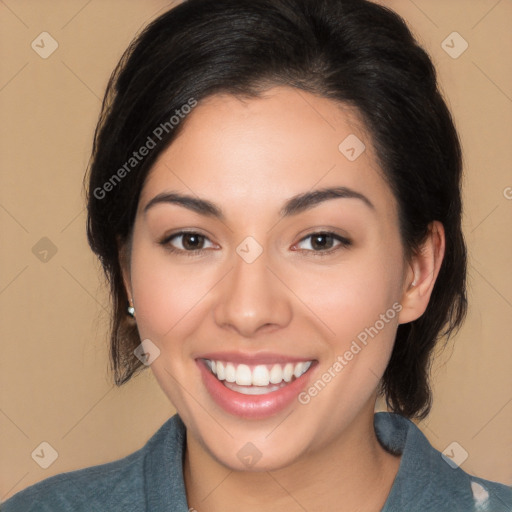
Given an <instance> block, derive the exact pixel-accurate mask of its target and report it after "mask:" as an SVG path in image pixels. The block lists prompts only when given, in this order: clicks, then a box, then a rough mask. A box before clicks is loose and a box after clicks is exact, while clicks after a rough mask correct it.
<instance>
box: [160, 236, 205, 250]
mask: <svg viewBox="0 0 512 512" xmlns="http://www.w3.org/2000/svg"><path fill="white" fill-rule="evenodd" d="M160 244H161V245H164V246H166V247H167V248H168V249H169V250H171V251H172V252H189V253H191V252H192V253H197V252H202V251H204V250H206V249H207V248H212V247H214V245H213V243H212V242H211V241H210V240H209V239H208V238H207V237H206V236H204V235H201V234H200V233H196V232H193V231H181V232H179V233H175V234H173V235H170V236H168V237H166V238H164V239H163V240H162V241H161V242H160ZM206 244H209V246H208V245H206Z"/></svg>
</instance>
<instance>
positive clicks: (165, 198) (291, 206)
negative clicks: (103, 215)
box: [143, 187, 375, 220]
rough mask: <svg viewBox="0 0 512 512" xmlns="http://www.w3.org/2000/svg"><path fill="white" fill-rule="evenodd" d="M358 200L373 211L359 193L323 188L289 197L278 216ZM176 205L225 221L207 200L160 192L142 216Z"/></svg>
mask: <svg viewBox="0 0 512 512" xmlns="http://www.w3.org/2000/svg"><path fill="white" fill-rule="evenodd" d="M340 198H341V199H359V200H360V201H362V202H363V203H364V204H365V205H366V206H367V207H368V208H370V209H371V210H375V206H374V205H373V203H372V202H371V201H370V200H369V199H368V198H367V197H366V196H365V195H363V194H361V193H360V192H356V191H355V190H352V189H350V188H348V187H334V188H323V189H318V190H313V191H310V192H305V193H303V194H298V195H296V196H293V197H291V198H290V199H288V200H287V201H286V203H285V204H284V206H283V207H282V208H281V210H280V212H279V215H280V216H281V217H290V216H292V215H297V214H299V213H301V212H303V211H306V210H309V209H310V208H313V207H314V206H316V205H318V204H320V203H323V202H324V201H327V200H329V199H340ZM162 203H163V204H177V205H180V206H183V207H184V208H188V209H189V210H192V211H194V212H196V213H199V214H200V215H205V216H207V217H214V218H217V219H219V220H225V216H224V214H223V213H222V210H221V208H220V207H218V206H217V205H216V204H215V203H213V202H211V201H208V200H207V199H200V198H198V197H193V196H189V195H184V194H178V193H176V192H162V193H161V194H158V195H156V196H155V197H154V198H153V199H151V201H149V202H148V204H147V205H146V206H145V207H144V210H143V212H144V214H145V213H146V212H147V211H148V210H149V209H150V208H152V207H154V206H156V205H157V204H162Z"/></svg>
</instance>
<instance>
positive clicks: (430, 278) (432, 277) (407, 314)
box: [399, 221, 445, 324]
mask: <svg viewBox="0 0 512 512" xmlns="http://www.w3.org/2000/svg"><path fill="white" fill-rule="evenodd" d="M444 251H445V233H444V227H443V225H442V224H441V223H440V222H439V221H434V222H432V223H431V224H430V225H429V232H428V234H427V236H426V238H425V241H424V242H423V243H422V245H421V247H419V248H418V250H417V251H416V252H415V253H414V254H413V256H412V257H411V260H410V262H409V268H408V270H407V275H406V276H405V280H404V290H403V295H402V301H401V305H402V310H401V311H400V315H399V323H400V324H405V323H407V322H412V321H413V320H416V319H418V318H419V317H420V316H421V315H423V313H424V312H425V310H426V309H427V306H428V302H429V300H430V296H431V294H432V290H433V289H434V284H435V282H436V279H437V276H438V275H439V270H440V268H441V263H442V262H443V258H444Z"/></svg>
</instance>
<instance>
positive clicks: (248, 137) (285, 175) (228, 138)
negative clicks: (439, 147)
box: [140, 87, 395, 214]
mask: <svg viewBox="0 0 512 512" xmlns="http://www.w3.org/2000/svg"><path fill="white" fill-rule="evenodd" d="M182 122H185V125H184V126H183V129H182V131H181V132H180V134H179V136H178V137H177V138H176V139H175V140H174V141H173V142H172V144H171V145H170V146H169V147H168V148H167V149H166V150H165V151H163V152H162V154H161V155H160V156H159V158H158V159H157V161H156V162H155V164H154V166H153V168H152V169H151V171H150V173H149V176H148V178H147V180H146V183H145V185H144V188H143V191H142V194H141V200H140V204H141V205H143V204H144V203H146V202H147V201H149V200H150V199H151V198H152V197H153V196H154V195H156V194H158V193H161V192H162V191H165V190H173V191H179V192H183V193H188V194H190V193H193V194H195V195H198V196H200V197H207V198H215V202H216V203H219V204H222V205H223V210H224V209H225V210H227V211H228V213H229V210H230V209H231V210H233V212H232V213H233V214H236V210H237V209H238V210H240V209H246V208H247V207H248V206H249V205H252V206H256V205H259V208H260V209H261V208H265V207H267V208H279V207H280V206H281V204H282V203H283V202H284V201H285V200H286V199H287V198H288V197H291V196H293V195H295V194H300V193H303V192H305V191H308V190H311V189H314V188H324V187H331V186H345V187H349V188H351V189H354V190H357V191H360V192H362V193H364V194H365V195H367V196H368V195H370V196H372V202H373V203H374V204H375V205H376V207H377V209H380V210H381V213H386V212H388V213H390V214H391V213H393V211H394V210H395V204H394V203H395V201H394V198H393V195H392V193H391V190H390V189H389V187H388V185H387V183H386V181H385V180H384V178H383V176H382V171H381V169H380V168H379V166H378V165H377V163H376V162H377V159H376V156H375V153H374V148H373V145H372V141H371V139H370V136H369V134H368V132H367V130H366V129H365V126H364V124H363V123H362V122H361V120H360V119H359V117H358V115H357V112H356V111H355V110H354V109H352V108H350V107H348V106H346V105H342V104H340V103H336V102H334V101H332V100H329V99H326V98H321V97H318V96H315V95H313V94H311V93H307V92H305V91H302V90H297V89H293V88H289V87H276V88H273V89H271V90H269V91H267V92H266V93H264V94H263V95H262V96H261V97H257V98H240V97H235V96H233V95H227V94H222V95H213V96H210V97H208V98H206V99H205V100H203V101H201V102H200V103H199V104H198V106H196V107H195V108H194V109H193V111H192V112H191V113H190V114H189V115H188V116H187V118H186V120H185V121H182Z"/></svg>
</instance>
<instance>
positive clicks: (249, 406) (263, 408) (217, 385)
mask: <svg viewBox="0 0 512 512" xmlns="http://www.w3.org/2000/svg"><path fill="white" fill-rule="evenodd" d="M196 363H197V364H198V366H199V370H200V371H201V377H202V379H203V383H204V385H205V387H206V389H207V390H208V392H209V393H210V395H211V397H212V398H213V400H214V401H215V402H216V403H217V405H219V406H220V407H222V408H223V409H224V410H225V411H226V412H228V413H230V414H233V415H235V416H238V417H240V418H247V419H263V418H268V417H270V416H273V415H274V414H277V413H278V412H281V411H282V410H284V409H286V407H288V406H289V405H290V404H291V403H292V402H293V401H294V400H296V399H297V396H298V394H299V393H300V392H301V391H302V390H303V389H304V387H305V386H306V384H307V381H308V379H309V375H310V373H311V370H312V368H310V369H309V370H308V371H307V372H306V373H304V374H303V375H301V376H300V377H299V378H297V379H295V380H294V381H293V382H290V383H289V384H287V385H286V386H283V387H282V388H280V389H278V390H276V391H272V392H271V393H266V394H264V395H244V394H242V393H237V392H236V391H233V390H231V389H229V388H227V387H226V386H224V384H222V382H220V381H219V380H218V379H217V377H215V376H214V375H213V374H212V373H211V372H210V370H209V369H208V368H206V366H205V364H204V362H202V361H200V360H196Z"/></svg>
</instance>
